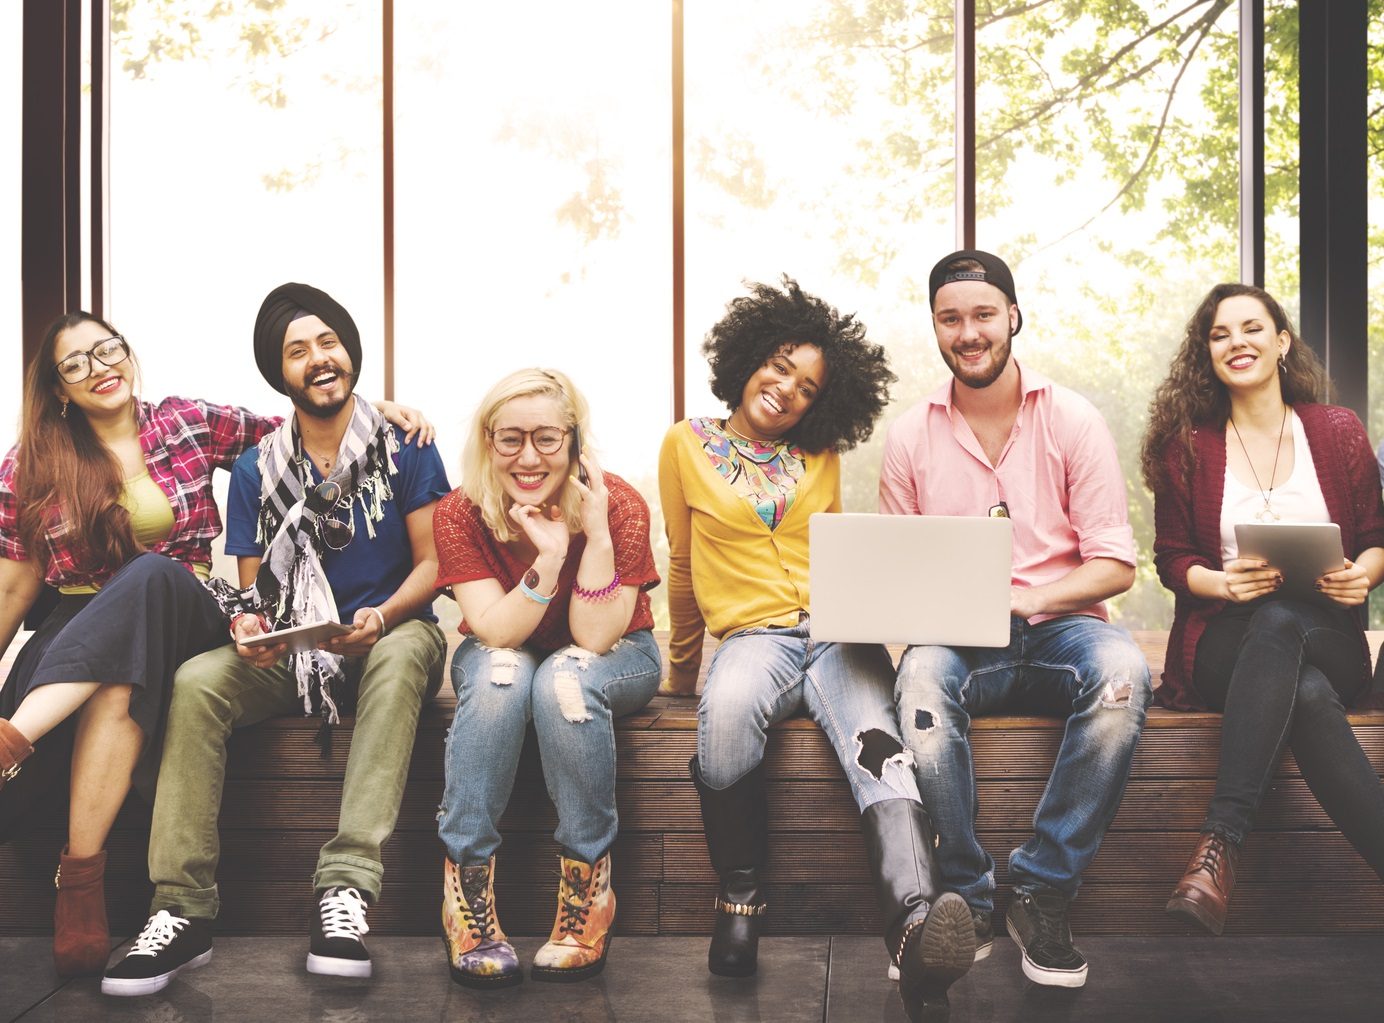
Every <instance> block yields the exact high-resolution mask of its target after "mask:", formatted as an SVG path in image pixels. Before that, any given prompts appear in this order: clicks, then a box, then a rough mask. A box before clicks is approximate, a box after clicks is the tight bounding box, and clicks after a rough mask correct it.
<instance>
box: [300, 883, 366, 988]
mask: <svg viewBox="0 0 1384 1023" xmlns="http://www.w3.org/2000/svg"><path fill="white" fill-rule="evenodd" d="M369 932H370V927H369V925H368V924H367V923H366V922H365V899H364V898H362V897H361V894H360V892H358V891H356V890H355V889H354V888H328V889H327V890H326V891H325V892H323V893H322V898H321V899H319V900H318V902H317V912H316V913H315V914H314V915H313V918H312V945H311V947H310V949H309V951H308V972H309V973H324V974H327V975H329V976H333V977H368V976H370V953H369V952H367V951H366V950H365V942H363V941H361V940H360V937H361V935H362V934H368V933H369Z"/></svg>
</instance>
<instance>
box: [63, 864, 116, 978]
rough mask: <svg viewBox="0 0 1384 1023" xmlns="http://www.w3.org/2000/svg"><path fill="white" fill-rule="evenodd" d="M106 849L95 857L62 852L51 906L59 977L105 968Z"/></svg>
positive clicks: (107, 935) (107, 944) (107, 940)
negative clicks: (56, 896) (56, 892)
mask: <svg viewBox="0 0 1384 1023" xmlns="http://www.w3.org/2000/svg"><path fill="white" fill-rule="evenodd" d="M105 880H106V851H105V850H104V849H102V850H101V851H100V852H99V853H97V854H96V855H95V856H85V857H78V856H69V855H67V850H66V849H64V850H63V851H62V857H61V858H60V859H59V861H58V873H57V876H56V877H54V878H53V884H54V886H55V887H56V888H57V889H58V901H57V903H56V904H55V905H54V907H53V962H54V963H55V964H57V967H58V976H60V977H81V976H85V975H87V974H99V973H102V972H104V971H105V969H106V960H107V959H108V958H110V954H111V935H110V928H109V927H108V926H107V924H106V884H105Z"/></svg>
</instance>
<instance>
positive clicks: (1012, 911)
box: [1005, 888, 1086, 987]
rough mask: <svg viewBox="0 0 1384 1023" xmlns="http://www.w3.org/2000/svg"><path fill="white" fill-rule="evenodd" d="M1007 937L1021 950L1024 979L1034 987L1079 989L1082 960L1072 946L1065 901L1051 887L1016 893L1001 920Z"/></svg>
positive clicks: (1082, 979)
mask: <svg viewBox="0 0 1384 1023" xmlns="http://www.w3.org/2000/svg"><path fill="white" fill-rule="evenodd" d="M1005 924H1006V926H1007V927H1008V929H1009V936H1010V937H1011V938H1013V939H1014V940H1015V941H1016V942H1018V944H1019V945H1020V947H1022V948H1023V950H1024V976H1025V977H1027V978H1028V979H1029V980H1031V981H1033V982H1034V983H1035V984H1048V985H1051V986H1053V987H1081V986H1083V985H1084V984H1085V983H1086V957H1085V956H1084V955H1082V954H1081V953H1080V952H1078V951H1077V950H1076V947H1075V946H1073V945H1072V928H1071V925H1070V924H1069V923H1068V922H1067V900H1066V898H1064V897H1063V896H1062V895H1061V894H1060V893H1059V892H1055V891H1053V890H1052V889H1051V888H1039V889H1038V890H1037V891H1034V892H1021V891H1016V892H1015V893H1014V897H1013V898H1012V899H1011V900H1010V901H1009V914H1008V916H1007V917H1006V918H1005Z"/></svg>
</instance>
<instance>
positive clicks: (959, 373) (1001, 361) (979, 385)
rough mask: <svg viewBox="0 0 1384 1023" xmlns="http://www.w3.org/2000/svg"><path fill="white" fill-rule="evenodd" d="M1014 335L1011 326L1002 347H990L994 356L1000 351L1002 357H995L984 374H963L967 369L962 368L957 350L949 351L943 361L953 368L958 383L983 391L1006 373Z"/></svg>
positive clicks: (995, 345) (993, 345)
mask: <svg viewBox="0 0 1384 1023" xmlns="http://www.w3.org/2000/svg"><path fill="white" fill-rule="evenodd" d="M1013 337H1014V330H1013V328H1012V327H1011V328H1010V330H1009V331H1008V332H1007V333H1006V334H1005V336H1004V344H1003V347H1002V348H1001V346H1000V345H998V344H991V346H990V349H989V350H990V353H991V355H992V356H994V355H995V353H996V352H999V353H1000V357H998V358H994V359H993V361H992V362H991V364H990V369H989V370H988V371H987V372H986V373H985V374H984V375H983V376H974V375H969V376H967V375H963V374H964V373H965V372H966V371H965V370H964V369H962V368H961V366H960V361H959V360H958V359H957V356H956V353H955V352H952V351H948V352H947V353H946V354H945V355H944V356H943V361H945V362H946V364H947V368H948V369H950V370H951V372H952V377H953V378H954V379H955V380H956V381H957V383H960V384H964V385H965V386H967V387H969V388H971V390H973V391H983V390H984V389H985V388H987V387H989V386H990V385H991V384H993V383H994V382H995V381H996V380H998V379H999V378H1000V377H1001V376H1002V375H1003V374H1004V371H1005V368H1006V367H1007V366H1008V365H1009V357H1010V355H1011V354H1012V352H1011V346H1010V339H1012V338H1013Z"/></svg>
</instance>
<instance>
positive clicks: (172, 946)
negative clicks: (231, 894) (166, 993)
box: [101, 909, 211, 996]
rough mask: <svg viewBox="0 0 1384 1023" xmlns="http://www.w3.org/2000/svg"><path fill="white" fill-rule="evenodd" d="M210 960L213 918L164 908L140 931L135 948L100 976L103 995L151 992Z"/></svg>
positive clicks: (159, 989)
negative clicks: (186, 914)
mask: <svg viewBox="0 0 1384 1023" xmlns="http://www.w3.org/2000/svg"><path fill="white" fill-rule="evenodd" d="M210 960H211V921H210V920H204V919H201V918H198V917H193V918H191V919H188V918H186V917H181V916H174V915H173V914H172V913H170V912H168V910H166V909H161V910H159V911H158V912H157V913H155V914H154V915H153V916H151V917H150V918H149V922H148V923H146V924H145V925H144V930H142V931H140V932H139V937H137V938H136V939H135V943H134V947H133V948H131V949H130V951H128V952H126V953H125V958H124V959H122V960H120V962H118V963H116V964H115V965H114V966H112V967H111V968H110V969H108V970H106V973H105V976H103V977H102V978H101V993H102V994H103V995H122V996H128V995H151V994H153V993H154V992H155V991H162V990H163V989H164V988H166V987H167V986H168V985H169V983H170V982H171V981H172V980H173V978H174V977H176V976H177V975H178V974H179V973H181V972H182V971H183V970H192V969H196V968H197V967H198V966H205V965H206V964H207V963H208V962H210Z"/></svg>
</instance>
